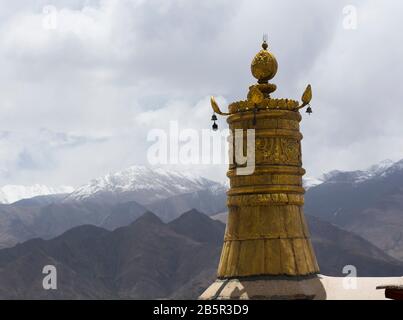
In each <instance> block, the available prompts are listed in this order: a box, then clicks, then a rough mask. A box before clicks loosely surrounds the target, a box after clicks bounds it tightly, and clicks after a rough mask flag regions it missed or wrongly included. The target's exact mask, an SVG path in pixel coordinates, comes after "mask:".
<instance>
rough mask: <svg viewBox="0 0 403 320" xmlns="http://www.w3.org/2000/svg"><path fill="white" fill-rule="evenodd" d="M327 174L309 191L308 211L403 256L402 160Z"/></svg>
mask: <svg viewBox="0 0 403 320" xmlns="http://www.w3.org/2000/svg"><path fill="white" fill-rule="evenodd" d="M324 177H325V179H324V181H323V182H322V183H321V184H319V185H316V186H314V187H312V188H310V189H309V190H308V192H307V193H306V196H305V212H307V213H308V214H310V215H314V216H317V217H319V218H321V219H322V220H325V221H328V222H331V223H333V224H335V225H337V226H339V227H341V228H342V229H344V230H346V231H350V232H354V233H356V234H358V235H360V236H362V237H363V238H365V239H367V240H368V241H370V242H371V243H373V244H374V245H376V246H378V247H379V248H381V249H382V250H384V251H385V252H386V253H388V254H389V255H391V256H393V257H395V258H398V259H403V160H401V161H398V162H395V163H393V162H391V161H385V162H382V163H381V164H380V165H375V166H372V167H371V168H370V169H369V170H366V171H349V172H342V171H333V172H331V173H329V174H327V175H325V176H324Z"/></svg>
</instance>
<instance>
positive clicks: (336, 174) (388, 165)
mask: <svg viewBox="0 0 403 320" xmlns="http://www.w3.org/2000/svg"><path fill="white" fill-rule="evenodd" d="M400 169H403V160H401V161H398V162H394V161H392V160H383V161H381V162H379V163H378V164H375V165H372V166H370V167H369V168H368V169H366V170H356V171H339V170H334V171H331V172H329V173H326V174H324V175H323V177H322V178H321V179H320V180H323V182H326V183H332V182H350V183H362V182H365V181H368V180H370V179H373V178H382V177H386V176H388V175H389V174H392V173H393V172H394V171H396V170H400Z"/></svg>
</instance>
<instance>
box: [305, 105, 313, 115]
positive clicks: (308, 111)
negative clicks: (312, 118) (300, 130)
mask: <svg viewBox="0 0 403 320" xmlns="http://www.w3.org/2000/svg"><path fill="white" fill-rule="evenodd" d="M306 113H307V114H309V115H311V113H312V108H311V106H309V107H308V108H306Z"/></svg>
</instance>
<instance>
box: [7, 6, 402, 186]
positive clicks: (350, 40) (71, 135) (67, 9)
mask: <svg viewBox="0 0 403 320" xmlns="http://www.w3.org/2000/svg"><path fill="white" fill-rule="evenodd" d="M48 5H50V6H53V7H50V8H49V7H46V6H48ZM347 5H354V6H355V8H356V9H357V14H358V15H357V18H358V20H357V25H356V29H348V28H347V29H346V28H345V26H346V24H345V23H346V20H345V19H346V12H344V13H343V8H345V7H346V6H347ZM44 8H45V9H44ZM52 8H53V9H52ZM54 9H56V10H57V14H56V15H55V16H51V17H56V20H49V15H48V12H50V11H52V10H54ZM402 12H403V2H402V1H399V0H386V1H380V0H378V1H375V0H374V1H336V0H332V1H323V0H322V1H319V0H318V1H308V0H304V1H295V0H290V1H285V0H281V1H268V0H264V1H250V0H247V1H241V0H228V1H217V0H214V1H208V0H207V1H206V0H204V1H199V0H198V1H191V0H144V1H142V0H105V1H95V0H88V1H84V0H73V1H72V0H65V1H52V0H47V1H39V0H38V1H33V0H30V1H22V0H16V1H8V0H0V164H1V165H0V185H4V184H24V185H30V184H33V183H41V184H48V185H51V186H57V185H61V184H64V185H73V186H78V185H80V184H83V183H85V182H87V181H88V180H89V179H91V178H94V177H97V176H100V175H104V174H105V173H107V172H110V171H116V170H119V169H123V168H125V167H128V166H130V165H133V164H147V161H146V157H145V155H146V151H147V148H148V147H149V146H150V142H147V139H146V137H147V133H148V132H149V130H150V129H152V128H162V129H167V128H168V123H169V120H177V121H179V125H180V127H181V128H196V129H202V128H210V126H211V123H210V117H211V109H210V106H209V96H210V95H216V96H218V97H219V101H220V102H221V105H222V108H223V109H226V104H228V103H229V102H231V101H234V100H240V99H244V98H245V97H246V93H247V88H248V86H249V85H251V84H253V83H254V82H255V80H254V79H253V78H252V76H251V74H250V62H251V60H252V58H253V56H254V55H255V54H256V52H257V51H258V50H259V49H260V44H261V38H262V34H263V33H268V35H269V45H270V49H271V51H272V52H273V53H274V54H275V55H276V57H277V60H278V62H279V72H278V74H277V76H276V77H275V78H274V79H273V82H274V83H276V84H277V86H278V90H277V91H276V93H275V94H274V95H275V96H276V97H279V98H280V97H283V98H294V99H299V98H300V96H301V94H302V92H303V90H304V89H305V87H306V85H307V84H308V83H311V84H312V87H313V91H314V98H313V101H312V107H313V109H314V113H313V114H312V116H310V117H308V116H306V115H305V114H304V119H303V124H302V131H303V135H304V140H303V159H304V167H305V168H306V169H307V171H308V175H309V176H318V175H320V174H321V173H323V172H326V171H329V170H332V169H343V170H346V169H358V168H365V167H367V166H369V165H371V164H373V163H376V162H378V161H381V160H383V159H386V158H390V159H392V160H399V159H401V158H403V148H402V146H403V105H402V100H403V64H402V59H403V42H402V41H401V40H402V36H401V30H402V28H403V22H402ZM51 19H53V18H51ZM223 122H224V121H223V120H220V125H221V126H222V125H223ZM196 169H197V170H198V171H199V172H201V173H202V174H205V175H207V176H209V177H213V178H215V179H224V177H225V166H201V167H198V168H195V170H196Z"/></svg>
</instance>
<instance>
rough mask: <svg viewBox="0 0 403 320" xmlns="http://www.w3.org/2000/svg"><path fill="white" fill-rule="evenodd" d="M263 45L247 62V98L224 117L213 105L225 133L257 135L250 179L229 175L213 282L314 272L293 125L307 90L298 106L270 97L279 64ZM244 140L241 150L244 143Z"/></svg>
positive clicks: (232, 167)
mask: <svg viewBox="0 0 403 320" xmlns="http://www.w3.org/2000/svg"><path fill="white" fill-rule="evenodd" d="M267 47H268V46H267V44H265V43H264V46H263V50H261V51H260V52H259V53H258V54H257V55H256V56H255V58H254V59H253V62H252V66H251V69H252V74H253V76H254V77H255V78H257V79H258V84H255V85H252V86H251V87H249V92H248V96H247V100H245V101H239V102H234V103H232V104H230V105H229V107H228V110H229V112H228V113H223V112H221V110H220V108H219V107H218V105H217V103H216V102H215V100H214V98H212V100H211V104H212V107H213V110H214V111H215V112H216V113H217V114H221V115H229V116H228V118H227V122H228V124H229V128H230V130H232V131H234V130H235V129H243V130H244V131H245V132H246V130H247V129H255V164H256V167H255V170H254V172H253V174H252V175H245V176H242V175H237V170H236V169H237V168H239V167H242V166H241V165H238V164H236V163H233V164H231V165H230V167H229V170H228V173H227V176H228V177H229V179H230V190H229V191H228V199H227V204H228V208H229V213H228V223H227V228H226V233H225V237H224V245H223V249H222V254H221V259H220V264H219V267H218V277H219V278H239V277H251V276H265V275H270V276H284V275H285V276H305V275H310V274H316V273H318V272H319V267H318V264H317V261H316V257H315V254H314V251H313V248H312V244H311V242H310V236H309V231H308V227H307V224H306V221H305V217H304V212H303V204H304V188H303V186H302V176H303V175H304V174H305V170H304V169H303V168H302V157H301V140H302V134H301V132H300V126H299V123H300V121H301V119H302V117H301V115H300V113H299V110H300V109H301V108H303V107H304V106H306V105H308V104H309V103H310V101H311V99H312V89H311V86H310V85H308V87H307V88H306V89H305V92H304V94H303V96H302V104H300V103H299V102H297V101H295V100H290V99H273V98H271V97H270V94H271V93H273V92H274V91H275V90H276V86H275V85H274V84H270V83H268V80H270V79H272V78H273V77H274V76H275V74H276V72H277V68H278V65H277V61H276V59H275V57H274V55H273V54H271V53H270V52H268V51H267ZM242 139H244V144H243V146H244V150H246V149H247V148H246V137H243V138H242ZM230 141H231V140H230ZM232 143H235V142H234V141H233V142H232ZM233 147H234V146H233Z"/></svg>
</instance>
